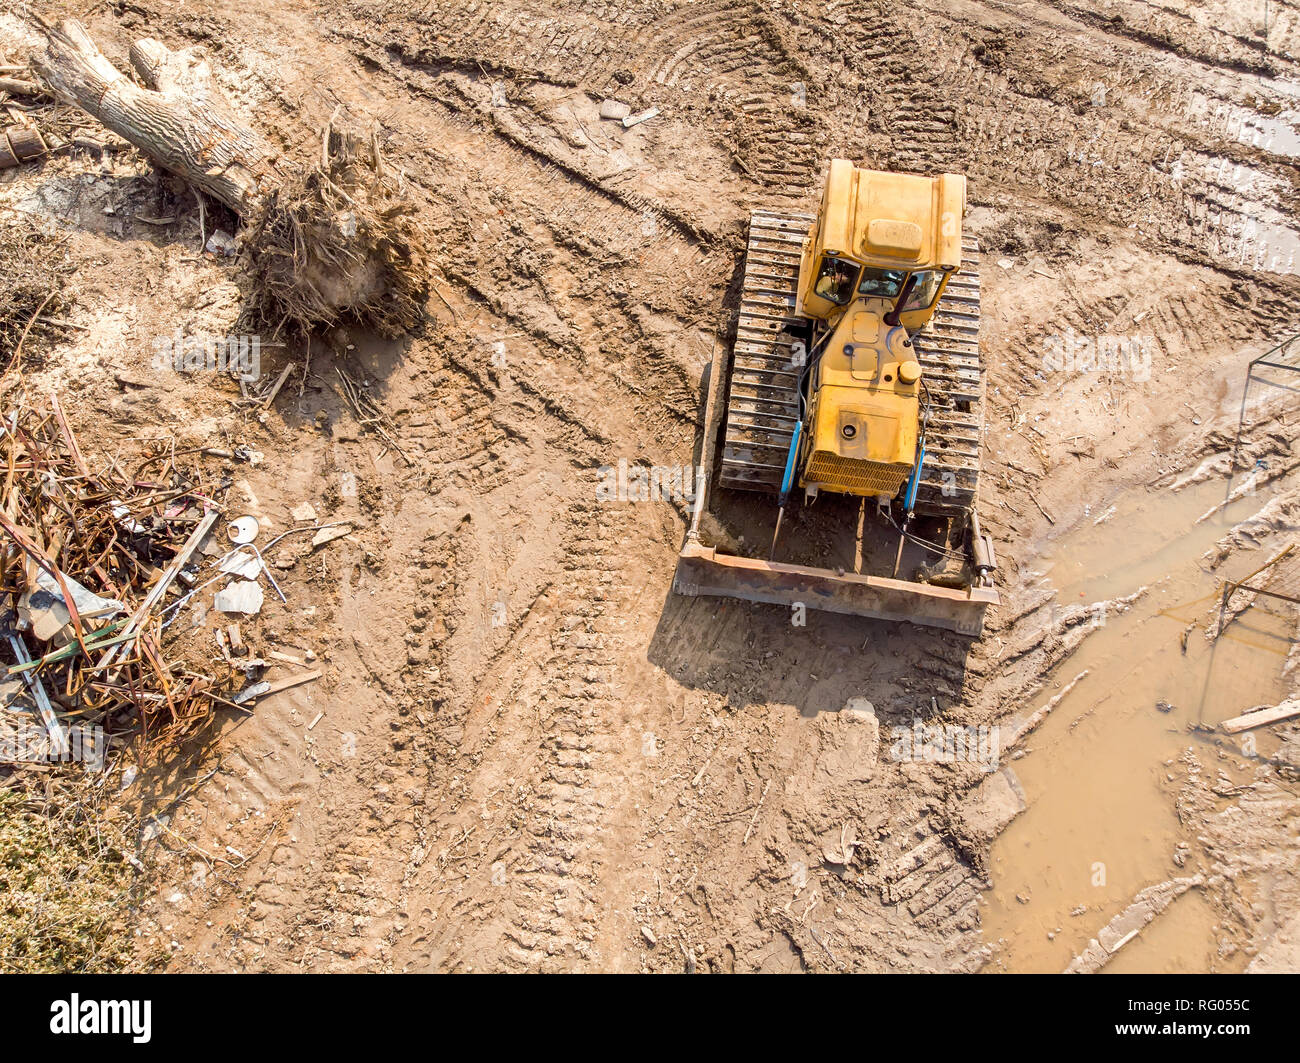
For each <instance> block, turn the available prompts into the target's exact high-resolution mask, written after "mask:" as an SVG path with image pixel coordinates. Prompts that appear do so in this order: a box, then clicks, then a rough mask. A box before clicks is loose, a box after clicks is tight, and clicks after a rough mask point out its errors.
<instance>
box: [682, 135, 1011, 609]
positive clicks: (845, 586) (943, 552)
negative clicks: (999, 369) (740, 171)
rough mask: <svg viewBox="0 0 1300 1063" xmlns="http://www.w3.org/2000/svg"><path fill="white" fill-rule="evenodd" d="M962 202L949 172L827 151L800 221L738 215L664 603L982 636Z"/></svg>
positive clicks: (977, 432)
mask: <svg viewBox="0 0 1300 1063" xmlns="http://www.w3.org/2000/svg"><path fill="white" fill-rule="evenodd" d="M965 208H966V179H965V178H964V177H962V176H960V175H954V174H943V175H941V176H937V177H922V176H917V175H913V174H900V173H886V172H882V171H877V170H867V169H862V168H859V167H856V166H854V165H853V164H852V163H851V162H848V161H846V160H843V159H835V160H832V162H831V164H830V169H829V172H828V174H827V177H826V184H825V189H824V191H823V194H822V201H821V208H820V210H819V211H818V213H817V215H816V216H815V217H814V216H811V215H808V214H798V213H783V212H778V211H773V210H759V211H756V212H755V213H754V214H753V215H752V217H751V219H750V226H749V244H748V250H747V253H746V260H745V270H744V281H743V287H742V290H741V297H740V311H739V317H738V319H737V326H736V339H735V343H734V346H733V349H732V352H731V356H730V358H728V354H727V352H726V351H725V349H721V348H719V350H718V351H717V352H716V353H715V356H714V360H713V365H712V367H711V369H710V373H709V377H708V390H707V399H706V404H705V418H704V422H705V424H704V435H703V441H702V444H701V450H702V454H701V465H702V468H703V476H702V477H701V480H700V487H699V488H698V489H697V491H696V495H695V499H694V511H693V516H692V521H691V526H690V530H689V532H688V534H687V537H686V543H685V545H684V546H683V548H682V551H681V556H680V557H679V559H678V565H677V572H676V575H675V578H674V583H673V586H674V589H675V590H676V591H677V592H678V593H679V594H684V595H714V596H725V597H734V598H741V599H746V600H749V601H756V602H770V603H774V604H784V605H789V606H792V607H793V606H800V605H802V606H804V607H806V608H815V609H824V610H829V611H832V612H839V613H852V614H857V615H862V616H870V617H878V618H881V619H887V620H906V621H911V622H913V623H918V624H923V625H928V626H932V627H940V628H947V629H949V630H953V631H957V632H960V633H962V634H965V635H978V634H979V633H980V631H981V630H982V627H983V621H984V613H985V611H986V610H987V608H988V607H989V606H990V605H994V604H996V603H997V601H998V595H997V591H996V590H995V588H994V586H993V572H994V570H995V567H996V562H995V559H994V553H993V545H992V541H991V540H990V539H989V538H988V537H987V536H986V535H984V534H983V533H982V532H981V530H980V525H979V516H978V513H977V511H976V498H977V490H978V485H979V470H980V445H981V436H982V431H983V412H982V405H983V402H982V400H983V389H984V383H983V369H982V366H981V362H980V345H979V314H980V294H979V248H978V245H977V244H976V242H975V241H974V240H973V239H971V238H968V237H964V235H963V232H962V223H963V217H964V214H965ZM728 370H729V371H728ZM719 444H721V446H720V448H719ZM743 492H761V493H763V494H766V495H768V496H772V497H771V498H770V499H769V500H768V501H766V502H762V500H761V496H756V495H754V494H748V495H746V494H742V493H743ZM756 500H757V501H758V503H759V504H756ZM792 502H798V503H799V507H798V510H797V514H796V513H795V512H792V514H791V518H790V520H789V521H788V522H787V521H786V520H785V514H786V509H787V507H788V506H790V505H791V503H792ZM783 522H784V523H785V524H786V531H785V534H784V536H783V532H782V525H783ZM764 540H767V541H766V542H765V541H764ZM762 547H766V557H765V558H764V557H756V556H746V555H749V554H756V553H762V552H763V550H762ZM778 558H780V559H778Z"/></svg>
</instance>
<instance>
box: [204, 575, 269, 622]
mask: <svg viewBox="0 0 1300 1063" xmlns="http://www.w3.org/2000/svg"><path fill="white" fill-rule="evenodd" d="M212 604H213V606H214V607H215V608H216V609H217V610H219V611H220V612H223V613H244V614H246V615H249V616H251V615H253V614H255V613H258V612H260V611H261V608H262V585H261V584H260V583H254V582H253V581H252V580H240V581H239V582H238V583H232V584H231V585H230V586H229V587H227V588H226V589H225V590H223V591H218V592H217V594H216V597H215V598H213V600H212Z"/></svg>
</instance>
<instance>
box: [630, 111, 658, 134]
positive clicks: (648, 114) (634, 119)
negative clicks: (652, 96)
mask: <svg viewBox="0 0 1300 1063" xmlns="http://www.w3.org/2000/svg"><path fill="white" fill-rule="evenodd" d="M658 113H659V108H658V107H651V108H650V110H648V111H642V112H641V113H640V114H632V115H628V116H627V117H626V118H624V119H623V128H624V129H631V128H632V127H633V126H634V125H640V124H641V123H642V122H648V121H650V119H651V118H653V117H654V116H655V115H657V114H658Z"/></svg>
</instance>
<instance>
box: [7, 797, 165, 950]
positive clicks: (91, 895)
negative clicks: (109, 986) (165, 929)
mask: <svg viewBox="0 0 1300 1063" xmlns="http://www.w3.org/2000/svg"><path fill="white" fill-rule="evenodd" d="M43 805H44V801H43V800H42V799H40V798H39V797H34V796H33V795H30V794H24V793H21V792H19V791H17V790H13V789H7V788H6V789H0V970H3V971H9V972H14V971H18V972H27V973H49V972H60V971H69V972H93V973H101V972H113V971H139V970H144V969H148V968H151V967H153V966H154V965H155V964H156V962H157V958H154V957H148V956H142V955H140V954H139V952H138V950H137V947H136V938H135V935H134V934H133V933H132V930H131V917H130V908H131V901H132V893H133V890H134V883H135V880H136V878H137V872H136V869H135V868H133V867H132V866H131V864H130V863H128V861H127V860H126V858H125V856H124V855H123V852H124V851H125V847H126V844H127V842H126V839H125V838H123V837H122V836H121V834H120V832H119V831H118V830H117V828H115V827H113V826H112V825H110V824H109V823H107V822H105V821H103V820H102V819H100V818H99V817H98V816H97V815H96V813H95V811H94V810H93V808H90V809H87V808H85V807H84V806H82V805H81V803H80V802H77V803H76V804H75V805H74V806H73V807H71V808H65V810H64V811H62V812H61V813H53V814H51V815H50V816H47V815H46V813H45V811H44V810H43V808H42V806H43Z"/></svg>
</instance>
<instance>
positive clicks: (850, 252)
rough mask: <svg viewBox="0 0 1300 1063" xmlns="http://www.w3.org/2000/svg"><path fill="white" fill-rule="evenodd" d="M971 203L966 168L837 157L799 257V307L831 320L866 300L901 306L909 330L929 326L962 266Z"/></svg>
mask: <svg viewBox="0 0 1300 1063" xmlns="http://www.w3.org/2000/svg"><path fill="white" fill-rule="evenodd" d="M965 206H966V179H965V177H962V176H960V175H957V174H943V175H941V176H939V177H918V176H915V175H913V174H897V173H885V172H882V171H879V170H864V169H860V168H859V167H856V166H854V165H853V164H852V163H851V162H848V161H847V160H845V159H834V160H832V162H831V165H830V172H829V174H828V175H827V179H826V188H825V191H824V192H823V193H822V202H821V208H820V209H819V210H818V212H817V219H816V222H815V223H814V226H813V230H812V233H811V239H810V240H809V241H808V243H807V246H806V249H805V252H804V256H803V259H802V261H801V263H800V270H799V289H798V290H799V295H800V304H799V307H798V312H799V313H801V314H803V315H805V316H807V317H810V318H815V319H818V320H821V321H827V320H828V319H830V318H833V317H835V316H837V315H838V314H840V313H842V312H843V311H844V310H845V308H847V307H848V306H849V305H850V304H851V303H852V302H853V301H854V300H855V299H860V300H862V301H863V303H864V309H867V310H869V311H872V312H875V313H877V314H878V315H880V316H882V317H883V316H884V314H886V313H888V312H889V311H891V310H894V309H897V310H898V312H899V314H900V319H901V324H902V325H903V327H904V328H906V329H907V330H908V332H915V331H917V330H918V329H920V328H922V327H923V326H924V325H925V323H926V322H927V321H929V320H930V318H931V316H932V315H933V314H934V311H935V307H936V306H937V305H938V302H939V298H940V296H941V295H942V294H943V288H944V284H945V283H946V281H947V279H948V275H949V274H950V273H952V272H953V271H954V270H956V269H957V268H958V267H959V266H960V265H961V238H962V231H961V229H962V226H961V220H962V214H963V212H964V210H965ZM909 278H914V279H912V281H911V284H910V285H909V284H908V280H909ZM905 291H906V293H907V297H906V299H905V300H904V302H903V305H902V306H897V303H898V300H899V297H900V296H901V295H903V293H904V292H905Z"/></svg>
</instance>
